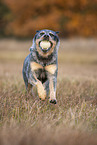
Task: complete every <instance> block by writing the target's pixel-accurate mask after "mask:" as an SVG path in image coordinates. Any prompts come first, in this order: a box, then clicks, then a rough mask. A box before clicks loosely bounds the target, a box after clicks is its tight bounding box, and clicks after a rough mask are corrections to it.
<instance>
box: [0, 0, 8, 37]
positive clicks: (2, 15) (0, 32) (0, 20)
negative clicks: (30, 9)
mask: <svg viewBox="0 0 97 145" xmlns="http://www.w3.org/2000/svg"><path fill="white" fill-rule="evenodd" d="M9 17H10V10H9V8H8V7H7V5H5V4H4V3H3V2H2V1H0V37H1V36H4V35H5V27H6V26H7V23H8V22H9V21H10V20H9V19H10V18H9Z"/></svg>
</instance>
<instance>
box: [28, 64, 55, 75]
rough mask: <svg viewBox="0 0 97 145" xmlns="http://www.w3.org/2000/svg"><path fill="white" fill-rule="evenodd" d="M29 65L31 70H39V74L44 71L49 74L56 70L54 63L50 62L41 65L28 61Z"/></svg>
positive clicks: (42, 73)
mask: <svg viewBox="0 0 97 145" xmlns="http://www.w3.org/2000/svg"><path fill="white" fill-rule="evenodd" d="M30 67H31V71H32V72H36V71H39V72H41V75H44V74H45V73H46V72H48V73H50V74H54V73H55V72H56V70H57V66H56V64H50V65H46V66H42V65H41V64H39V63H36V62H30ZM40 70H41V71H40Z"/></svg>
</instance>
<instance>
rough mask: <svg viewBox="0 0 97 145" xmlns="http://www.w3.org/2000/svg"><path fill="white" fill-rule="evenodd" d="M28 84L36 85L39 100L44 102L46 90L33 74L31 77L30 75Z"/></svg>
mask: <svg viewBox="0 0 97 145" xmlns="http://www.w3.org/2000/svg"><path fill="white" fill-rule="evenodd" d="M29 83H30V84H32V85H36V87H37V92H38V96H39V98H40V99H41V100H45V98H46V90H45V88H44V86H43V84H42V83H41V81H40V80H38V79H37V77H36V75H35V72H33V75H32V74H31V76H30V79H29Z"/></svg>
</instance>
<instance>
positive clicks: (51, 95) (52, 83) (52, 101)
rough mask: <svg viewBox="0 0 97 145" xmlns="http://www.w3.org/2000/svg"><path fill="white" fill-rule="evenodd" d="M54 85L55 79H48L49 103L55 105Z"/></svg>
mask: <svg viewBox="0 0 97 145" xmlns="http://www.w3.org/2000/svg"><path fill="white" fill-rule="evenodd" d="M56 85H57V78H56V77H55V76H53V75H51V76H50V77H49V91H50V94H49V95H50V99H49V101H50V103H54V104H56V103H57V100H56Z"/></svg>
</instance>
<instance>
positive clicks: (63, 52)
mask: <svg viewBox="0 0 97 145" xmlns="http://www.w3.org/2000/svg"><path fill="white" fill-rule="evenodd" d="M31 43H32V42H31V40H26V41H24V40H21V41H19V40H14V39H13V40H9V39H3V40H0V145H32V144H34V145H35V144H36V145H37V144H40V145H43V144H46V145H53V144H54V145H59V144H60V145H64V144H66V145H97V40H96V39H95V40H94V39H86V40H85V39H71V40H61V43H60V49H59V71H58V83H57V101H58V103H57V104H56V105H54V104H50V103H49V100H48V99H46V100H45V101H40V100H39V98H38V97H36V98H33V96H32V95H31V94H28V93H27V92H26V89H25V85H24V82H23V79H22V66H23V61H24V59H25V57H26V56H27V55H28V54H29V48H30V46H31Z"/></svg>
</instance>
